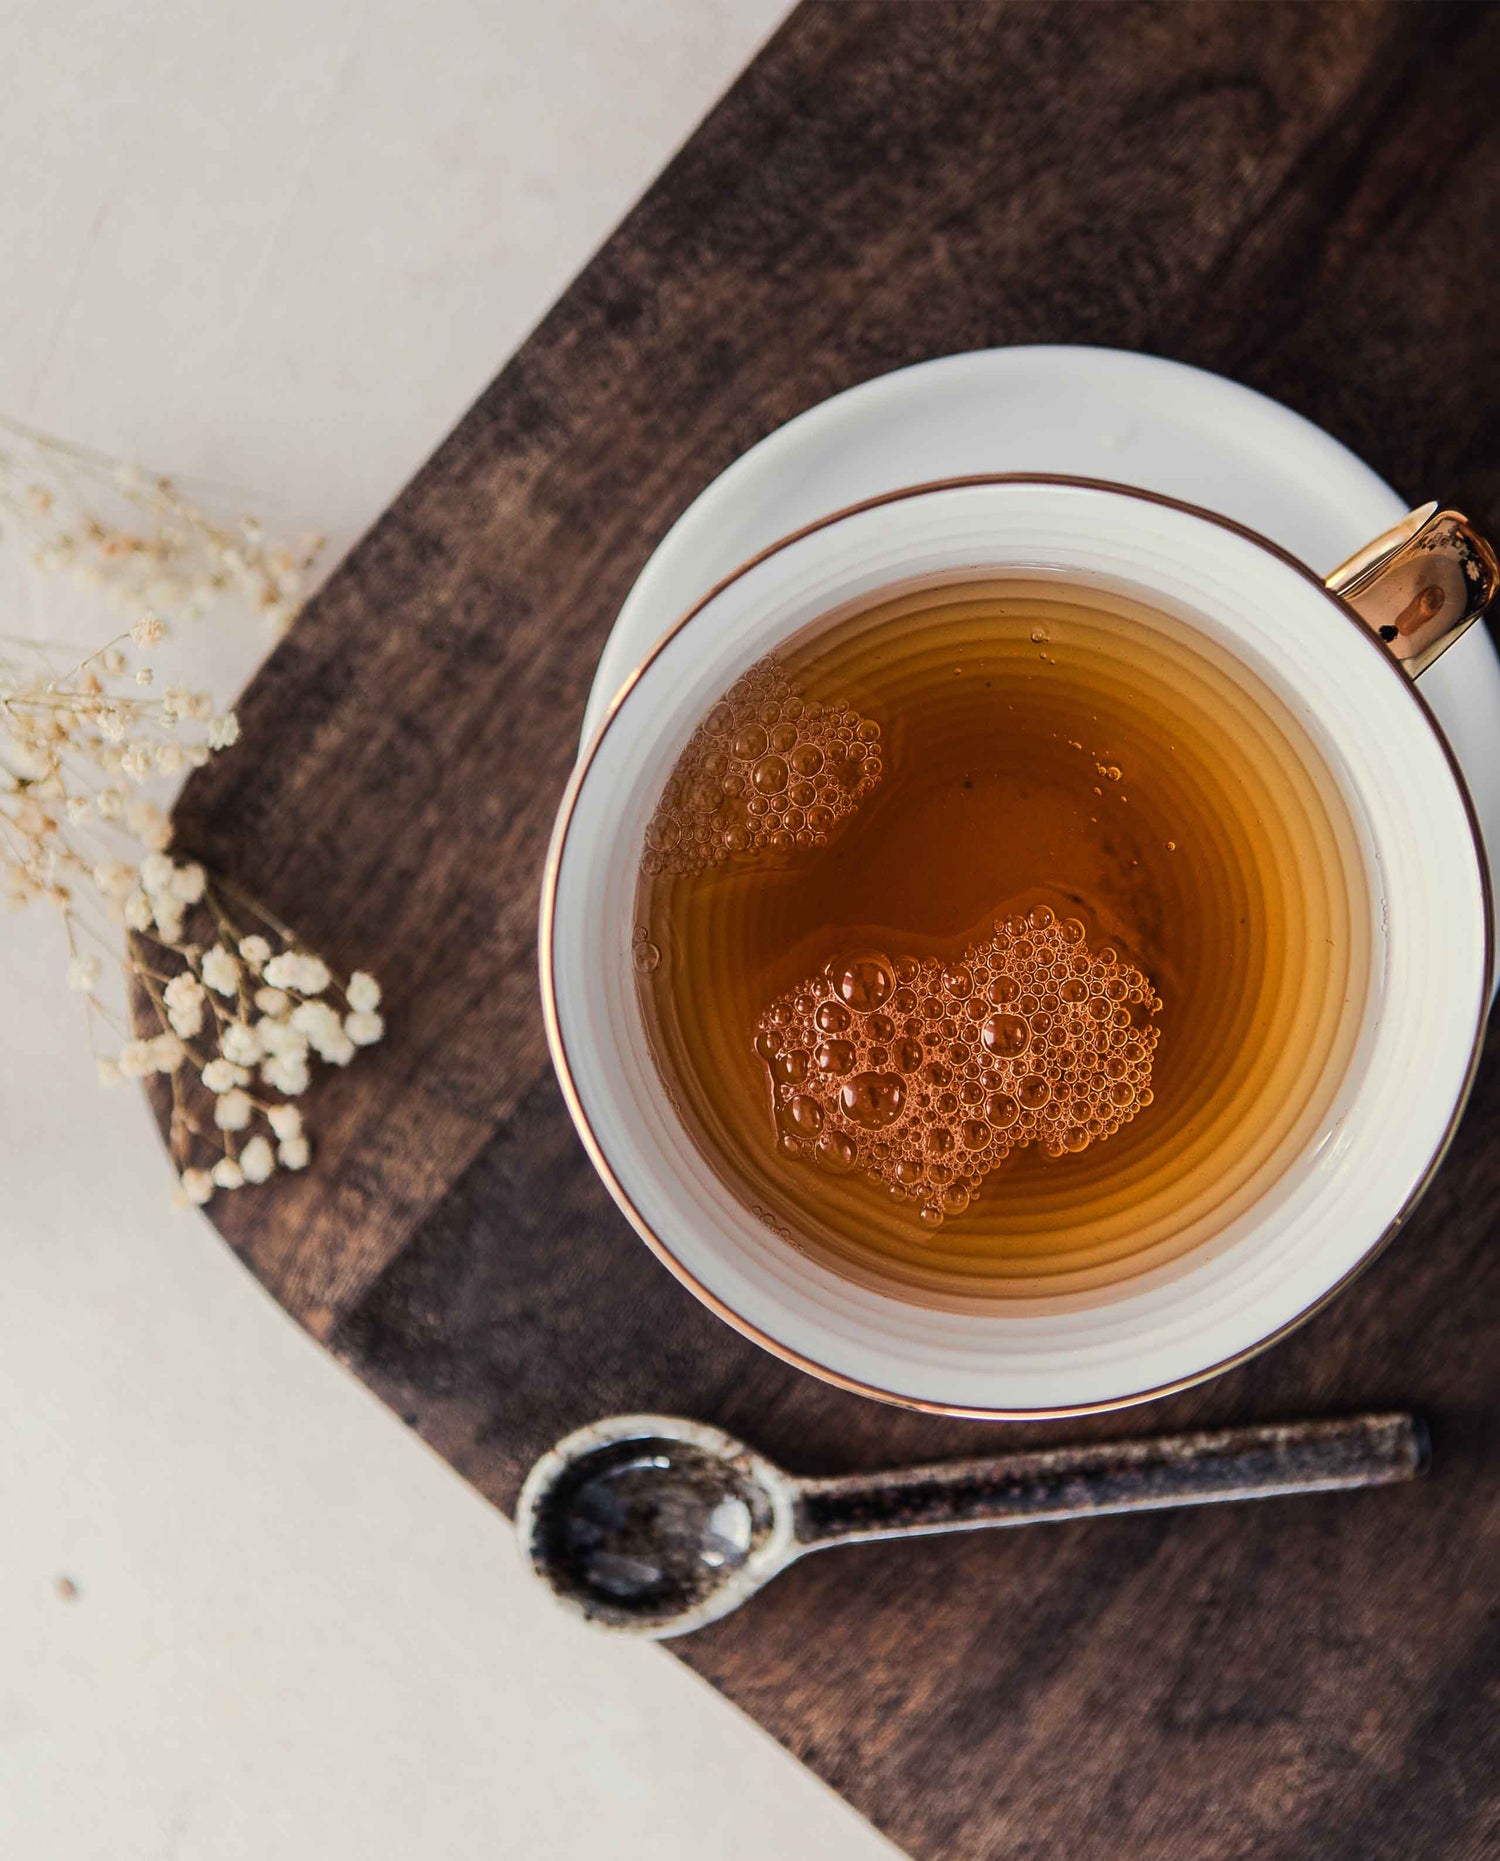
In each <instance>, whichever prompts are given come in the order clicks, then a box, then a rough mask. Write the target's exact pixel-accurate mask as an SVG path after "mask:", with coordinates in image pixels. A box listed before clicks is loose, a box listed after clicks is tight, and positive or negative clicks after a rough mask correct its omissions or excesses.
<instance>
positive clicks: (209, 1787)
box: [0, 0, 893, 1861]
mask: <svg viewBox="0 0 1500 1861" xmlns="http://www.w3.org/2000/svg"><path fill="white" fill-rule="evenodd" d="M783 10H784V8H783V0H628V4H622V3H621V0H500V3H498V4H497V0H425V4H423V3H419V0H407V3H406V4H397V3H395V0H387V3H382V0H256V3H255V4H254V5H253V6H249V7H234V6H230V5H228V4H226V3H225V0H133V4H132V5H130V6H120V5H118V4H117V3H115V0H11V4H10V5H9V6H8V7H7V8H6V9H4V12H3V16H0V57H3V63H4V66H5V72H6V81H5V91H6V104H5V109H4V111H3V112H0V173H3V174H4V176H5V182H4V184H3V187H0V252H3V253H4V255H5V257H4V263H3V266H0V276H3V278H4V287H3V299H0V302H3V312H4V314H3V321H0V331H3V334H0V408H3V409H4V410H5V411H7V412H9V413H10V414H13V415H15V416H18V417H21V418H25V419H29V420H32V421H35V422H37V423H39V424H41V425H44V426H46V427H47V428H49V429H50V430H52V431H55V432H59V433H63V434H66V435H68V436H70V437H72V438H76V439H80V440H86V441H89V442H92V443H93V444H95V445H98V446H101V447H104V448H107V449H109V450H111V451H116V452H122V453H126V454H129V455H132V456H134V457H138V458H140V459H142V460H143V461H145V462H148V463H150V464H152V465H154V466H159V467H164V468H167V469H171V470H173V471H176V472H179V473H182V474H186V475H192V474H196V475H199V476H201V477H202V478H205V479H208V480H211V481H214V482H216V483H218V484H221V485H225V486H229V487H234V488H235V493H236V498H237V501H238V502H240V503H242V504H243V505H244V506H245V507H247V508H257V507H258V508H260V509H261V510H263V511H265V512H266V513H267V514H268V515H271V516H275V517H279V518H281V519H282V520H284V521H285V522H288V523H290V524H292V525H293V526H296V527H301V526H303V525H310V526H318V527H322V528H324V529H326V530H328V531H329V533H330V534H331V536H332V537H333V539H334V542H335V548H336V549H337V548H341V547H343V546H346V545H347V544H348V543H349V542H350V541H352V539H353V538H354V537H355V536H356V535H357V534H358V532H359V531H360V530H361V529H362V528H363V527H364V526H365V525H366V524H367V523H368V522H369V521H370V520H371V519H372V518H373V517H374V516H375V515H376V513H377V512H378V511H379V510H380V509H381V508H382V507H383V506H384V505H385V504H386V503H387V502H388V500H389V499H390V497H391V496H392V494H393V493H394V492H395V491H396V490H397V489H398V487H399V486H400V485H401V483H402V482H403V481H404V480H405V479H406V478H407V477H408V476H409V475H410V473H411V472H412V471H413V469H414V468H415V467H416V466H417V465H418V464H419V463H420V462H421V460H422V459H423V458H424V457H425V456H426V455H427V453H428V452H429V451H430V450H431V448H432V447H433V446H434V444H435V443H436V442H437V441H438V440H439V439H440V438H441V437H442V435H443V433H444V432H445V431H446V430H447V428H448V427H449V426H450V425H451V424H452V423H453V421H454V420H455V419H456V418H457V417H458V415H459V414H461V413H462V411H463V410H464V408H465V407H466V406H467V405H468V403H469V402H470V401H471V400H472V399H473V397H474V396H475V394H476V393H477V392H478V391H479V390H480V389H481V388H482V387H483V386H484V384H485V383H486V382H487V381H488V380H489V378H490V377H491V376H492V375H493V374H494V372H495V370H496V369H497V368H498V366H499V365H500V363H501V362H502V361H503V360H504V358H505V356H506V355H507V354H508V353H509V351H510V350H511V349H512V348H513V347H514V346H515V344H516V343H517V342H518V341H519V340H520V339H521V338H522V337H523V336H524V335H525V333H526V331H527V329H528V328H529V327H530V325H531V324H532V323H533V322H534V321H535V320H536V318H537V317H538V316H539V315H540V314H541V312H542V311H543V310H545V308H546V307H547V305H548V304H549V303H550V302H551V300H552V299H553V298H554V296H555V295H556V294H557V292H558V291H559V290H560V289H561V287H562V286H563V285H564V284H565V283H566V281H567V279H568V278H569V277H570V276H571V274H572V273H573V272H574V271H575V270H576V269H577V268H578V267H579V266H580V265H581V264H582V263H583V262H584V261H585V260H586V259H587V257H588V256H589V254H590V252H591V251H592V250H593V248H594V247H595V245H596V244H597V243H598V241H599V240H600V239H601V238H602V237H603V235H604V234H605V233H607V231H608V230H609V228H610V227H611V225H612V224H613V223H614V222H615V220H616V219H617V218H618V217H619V215H620V214H621V213H622V212H623V211H624V210H625V209H626V208H627V207H628V206H629V205H630V203H631V202H632V200H634V198H635V197H636V196H637V195H638V194H639V192H640V191H641V189H642V188H643V187H644V185H645V184H646V183H647V181H648V180H649V179H650V177H651V175H652V174H653V173H654V172H655V170H656V169H657V168H658V167H659V166H660V165H661V163H662V162H663V160H664V159H665V158H666V157H667V156H668V155H669V154H670V153H671V151H672V150H673V148H674V147H675V146H676V145H677V144H678V143H680V141H681V140H682V139H683V137H684V136H686V135H687V134H688V132H689V131H690V130H691V129H692V127H693V125H694V124H695V122H696V121H697V119H698V118H699V117H700V116H701V115H702V113H703V112H704V110H705V109H706V108H707V107H708V105H709V104H710V103H711V102H712V100H713V99H714V98H715V96H716V95H717V94H718V93H719V92H720V91H721V90H722V89H723V88H724V86H725V85H726V84H728V83H729V82H730V81H731V79H732V78H733V77H734V75H735V73H736V71H737V70H738V69H739V67H740V66H741V65H742V63H743V62H744V60H745V59H746V58H747V57H748V56H749V55H750V53H751V52H752V51H753V50H754V48H755V47H756V45H757V44H758V43H759V42H760V41H761V39H762V38H763V37H764V35H765V34H766V33H767V32H768V31H769V30H770V29H771V28H772V27H773V26H774V24H775V23H776V21H777V20H778V19H779V17H780V16H781V14H782V12H783ZM3 585H4V586H5V588H6V589H7V598H8V599H9V600H10V601H11V603H12V605H13V606H14V604H15V603H17V602H19V603H20V604H21V605H22V606H23V608H24V607H25V606H26V604H27V603H28V600H29V598H30V597H29V596H28V594H27V591H26V588H25V586H24V585H23V584H18V583H17V582H16V578H15V577H13V576H12V577H10V578H9V579H8V581H6V582H4V583H3ZM20 618H21V621H22V622H23V624H24V621H25V614H24V613H23V615H22V616H21V617H20ZM34 618H37V616H35V615H34ZM14 627H15V622H14V621H9V620H8V621H7V623H6V627H5V630H6V631H11V630H14ZM265 644H266V643H265V641H264V640H263V639H259V638H255V637H252V636H251V635H250V634H249V633H248V632H247V633H246V634H244V635H243V636H241V637H239V638H237V639H236V638H228V639H226V638H222V637H220V638H212V637H210V638H209V639H208V640H206V641H205V642H203V643H201V645H200V651H201V652H203V653H205V654H209V655H211V656H212V658H213V661H214V665H215V675H216V680H217V682H218V683H220V684H221V686H227V685H234V684H237V683H239V682H240V681H241V680H242V679H243V678H244V677H246V676H248V674H249V672H250V671H251V670H252V669H253V666H254V663H255V660H256V658H257V656H258V655H259V653H260V652H261V651H262V650H263V649H264V646H265ZM61 970H62V956H61V951H60V943H59V936H58V931H57V927H56V925H55V924H53V923H52V922H51V921H49V920H48V919H47V918H45V917H42V916H33V917H17V918H12V919H10V920H8V921H7V922H6V924H5V926H4V933H3V936H0V1013H3V1016H4V1055H5V1062H4V1066H3V1069H0V1155H3V1162H4V1175H3V1187H4V1193H3V1197H0V1414H3V1433H0V1854H3V1855H4V1856H5V1857H6V1861H241V1858H243V1861H268V1858H270V1857H275V1858H276V1861H302V1858H303V1857H317V1861H341V1858H342V1857H351V1858H352V1857H359V1858H360V1861H384V1858H386V1857H389V1858H390V1861H412V1857H415V1856H433V1857H442V1858H443V1861H468V1857H479V1856H484V1857H490V1856H516V1857H520V1856H525V1857H528V1861H550V1858H551V1857H574V1856H588V1857H595V1856H597V1857H601V1858H602V1861H637V1858H638V1857H640V1858H644V1857H651V1858H652V1861H669V1858H670V1861H675V1857H679V1856H682V1857H688V1856H699V1855H704V1856H713V1857H716V1858H719V1861H734V1858H737V1857H745V1861H750V1858H751V1857H754V1861H764V1857H767V1856H778V1857H779V1856H793V1857H798V1858H799V1861H800V1857H802V1856H809V1857H811V1856H817V1857H819V1858H820V1861H844V1858H845V1857H848V1858H849V1861H859V1858H860V1857H865V1858H866V1861H870V1858H872V1857H876V1856H879V1855H882V1854H890V1853H892V1852H893V1851H892V1850H891V1849H890V1848H889V1847H888V1845H887V1844H886V1843H884V1842H883V1841H882V1840H881V1839H880V1838H879V1837H878V1836H876V1835H875V1833H874V1832H873V1831H872V1830H871V1829H870V1828H869V1827H868V1826H867V1825H866V1824H864V1823H863V1822H862V1821H860V1820H859V1818H857V1817H856V1816H855V1815H854V1814H853V1812H852V1811H850V1810H849V1809H848V1808H847V1807H846V1806H845V1805H844V1804H842V1803H841V1802H839V1801H838V1800H837V1799H836V1798H835V1797H834V1796H833V1795H832V1794H831V1793H830V1792H828V1791H826V1790H825V1789H824V1788H823V1787H822V1786H821V1785H820V1784H818V1783H817V1782H816V1781H815V1780H814V1779H813V1778H812V1777H811V1776H810V1775H809V1774H808V1773H807V1772H805V1771H804V1770H803V1769H802V1768H801V1767H800V1766H799V1765H797V1764H796V1763H795V1762H794V1761H793V1760H792V1759H791V1758H790V1757H788V1756H787V1755H786V1754H785V1753H783V1752H782V1751H780V1749H779V1748H778V1747H776V1746H775V1745H774V1744H773V1743H772V1742H771V1741H770V1740H769V1739H768V1738H766V1737H765V1736H764V1735H763V1734H762V1733H761V1732H760V1731H759V1730H758V1729H757V1728H755V1727H754V1726H752V1725H751V1724H750V1723H749V1722H748V1721H746V1720H745V1719H743V1718H741V1717H740V1716H739V1714H738V1713H736V1712H735V1710H734V1709H733V1708H732V1707H730V1706H729V1705H727V1704H726V1703H725V1702H724V1701H723V1700H721V1699H720V1698H719V1697H718V1696H717V1695H716V1694H714V1693H713V1692H712V1691H711V1690H710V1689H709V1688H707V1687H706V1686H704V1685H702V1684H701V1683H699V1682H698V1681H697V1680H695V1679H694V1678H693V1677H692V1676H691V1675H689V1674H688V1673H687V1672H686V1671H685V1670H684V1669H682V1668H681V1667H680V1666H678V1665H677V1664H676V1663H675V1662H674V1661H673V1660H672V1659H671V1658H670V1657H669V1656H668V1655H667V1654H666V1653H664V1652H663V1651H661V1650H660V1649H656V1648H652V1647H649V1646H640V1645H635V1644H623V1643H615V1642H611V1641H608V1640H606V1639H604V1638H602V1637H596V1636H592V1635H590V1634H589V1633H587V1632H586V1631H582V1630H580V1629H579V1628H577V1627H575V1625H574V1624H573V1623H571V1622H570V1621H568V1620H567V1619H565V1618H564V1617H563V1616H562V1615H561V1614H558V1613H554V1612H553V1610H552V1609H551V1607H550V1606H549V1605H548V1604H547V1602H546V1601H545V1599H544V1598H542V1597H541V1596H540V1595H538V1594H537V1593H536V1592H534V1591H533V1590H532V1589H531V1588H530V1587H529V1586H528V1584H527V1582H526V1580H525V1579H524V1578H523V1575H522V1573H521V1571H520V1570H519V1568H518V1564H517V1559H516V1556H515V1549H514V1544H513V1542H512V1538H511V1534H510V1529H509V1527H508V1526H507V1525H506V1523H505V1522H504V1520H503V1519H501V1518H500V1517H499V1515H498V1514H497V1513H495V1512H494V1511H492V1510H491V1509H490V1508H489V1507H488V1506H487V1505H486V1504H485V1503H484V1502H483V1501H482V1500H480V1499H479V1498H478V1497H477V1496H476V1495H475V1494H474V1493H472V1492H471V1491H470V1490H469V1489H468V1488H467V1487H466V1486H465V1485H464V1484H463V1483H462V1482H461V1481H460V1480H459V1479H458V1478H457V1477H456V1475H454V1474H453V1473H451V1472H450V1471H449V1470H448V1468H447V1467H445V1466H444V1465H442V1464H441V1463H440V1462H439V1461H438V1460H437V1459H436V1458H435V1457H434V1456H433V1455H431V1454H430V1453H429V1452H428V1451H427V1450H426V1449H425V1448H424V1447H423V1446H422V1445H421V1444H420V1443H419V1442H418V1441H417V1440H416V1439H415V1438H414V1437H413V1436H412V1435H410V1434H409V1433H408V1432H407V1431H406V1430H405V1429H403V1428H402V1427H401V1426H400V1424H399V1423H398V1422H397V1421H396V1420H395V1419H394V1418H393V1417H392V1416H391V1415H389V1414H388V1413H387V1412H386V1411H385V1410H384V1409H383V1408H382V1407H381V1406H380V1405H379V1404H378V1403H377V1402H376V1401H375V1399H374V1398H373V1397H372V1396H370V1395H369V1394H368V1393H367V1392H366V1391H365V1390H363V1389H362V1388H361V1387H359V1386H358V1385H357V1384H355V1383H354V1382H353V1381H352V1380H351V1379H350V1378H349V1377H348V1376H346V1375H345V1374H344V1373H343V1372H342V1371H341V1370H340V1369H339V1368H338V1367H337V1366H336V1365H335V1364H334V1363H333V1362H331V1361H330V1360H329V1359H328V1358H327V1357H325V1356H324V1355H323V1353H322V1352H321V1351H320V1350H319V1349H318V1348H317V1347H316V1346H315V1345H313V1344H312V1343H311V1342H310V1341H309V1340H308V1339H307V1338H305V1337H304V1336H303V1335H302V1334H301V1333H300V1332H299V1331H298V1330H297V1329H296V1327H295V1326H294V1325H293V1324H292V1323H291V1322H290V1320H288V1319H287V1318H286V1317H285V1316H284V1315H283V1314H282V1313H281V1312H280V1311H279V1309H278V1308H277V1307H276V1306H275V1305H273V1303H272V1302H271V1301H270V1299H269V1298H267V1297H266V1295H265V1294H263V1293H262V1292H261V1291H260V1290H259V1289H258V1288H257V1287H256V1286H255V1284H254V1283H253V1282H252V1281H251V1279H250V1278H249V1277H248V1275H247V1274H246V1273H245V1272H244V1271H243V1270H242V1269H241V1268H240V1267H239V1265H238V1264H237V1263H236V1262H235V1261H234V1260H233V1259H232V1258H231V1257H230V1256H229V1254H228V1253H227V1251H226V1250H225V1249H224V1248H223V1247H222V1245H221V1244H220V1243H219V1241H218V1240H217V1238H216V1237H215V1236H214V1234H213V1233H212V1231H211V1230H210V1229H209V1228H208V1226H207V1224H206V1223H205V1222H204V1221H203V1219H202V1217H201V1216H199V1215H195V1214H189V1213H183V1212H178V1211H174V1210H173V1209H172V1208H171V1207H170V1205H169V1199H170V1188H171V1183H170V1178H169V1175H168V1172H167V1168H166V1164H165V1161H164V1158H163V1156H162V1152H161V1150H160V1147H159V1145H158V1142H157V1139H156V1136H155V1134H154V1131H153V1129H152V1128H151V1126H150V1123H149V1121H148V1119H147V1116H146V1113H145V1109H144V1106H143V1104H142V1102H141V1101H140V1099H139V1097H138V1096H137V1095H136V1094H134V1093H131V1092H126V1093H117V1094H114V1095H111V1096H105V1095H103V1094H101V1093H100V1092H99V1091H98V1089H97V1088H96V1086H95V1084H94V1079H93V1071H92V1062H91V1060H90V1057H89V1049H88V1042H87V1039H86V1037H85V1032H84V1028H83V1025H82V1020H81V1016H80V1014H79V1012H78V1010H77V1008H76V1005H75V1003H74V1002H73V1001H72V1000H70V999H69V998H68V997H67V996H66V995H65V994H64V993H63V991H62V989H61V986H60V984H61ZM247 1193H253V1191H248V1192H247ZM64 1578H66V1579H67V1580H69V1582H71V1584H73V1585H74V1586H76V1591H77V1593H76V1596H74V1597H73V1598H71V1599H69V1598H68V1597H67V1596H66V1595H65V1594H64V1593H63V1588H64V1587H65V1586H62V1585H61V1583H60V1580H61V1579H64Z"/></svg>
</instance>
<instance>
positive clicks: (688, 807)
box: [641, 658, 881, 875]
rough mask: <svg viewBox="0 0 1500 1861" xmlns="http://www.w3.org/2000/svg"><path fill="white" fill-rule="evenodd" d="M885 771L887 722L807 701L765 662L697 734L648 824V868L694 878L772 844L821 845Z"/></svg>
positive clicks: (645, 861)
mask: <svg viewBox="0 0 1500 1861" xmlns="http://www.w3.org/2000/svg"><path fill="white" fill-rule="evenodd" d="M880 770H881V762H880V726H879V724H877V723H874V722H872V721H871V720H870V719H869V718H865V717H861V716H860V715H859V713H858V712H857V711H855V710H852V709H851V708H850V707H849V706H848V705H847V704H819V703H818V702H817V701H816V700H815V699H804V697H803V694H802V692H801V691H800V690H799V689H798V688H797V687H796V686H795V685H793V684H792V682H791V680H790V679H789V678H788V677H787V675H786V672H785V670H784V669H783V668H782V666H781V665H780V664H779V663H778V662H777V661H776V660H775V659H774V658H769V659H763V660H761V661H760V663H759V664H758V665H755V666H752V667H751V668H750V670H749V671H748V672H747V673H746V674H745V675H744V677H743V678H741V679H740V680H738V682H737V683H736V684H734V685H733V686H731V688H730V689H729V690H728V691H727V692H726V693H725V694H724V696H723V697H722V698H721V699H720V700H719V702H718V703H717V704H716V705H715V706H714V707H713V709H712V710H711V711H710V712H709V714H708V716H707V717H705V718H704V720H703V722H702V723H701V724H700V725H699V726H698V728H697V729H696V730H695V731H694V732H693V735H692V738H691V740H690V741H689V743H688V746H687V748H686V749H685V750H684V751H683V752H682V755H681V756H680V757H679V759H678V762H677V767H676V768H675V769H674V770H673V771H672V775H671V778H670V780H669V781H668V782H667V785H666V787H665V788H664V789H663V790H662V795H661V800H660V801H659V802H658V803H657V807H656V812H655V814H654V815H653V816H652V817H651V824H650V826H649V827H648V828H647V829H646V850H645V854H644V857H643V859H642V862H641V864H642V867H643V869H644V870H645V871H646V872H647V873H658V872H671V873H679V874H684V875H689V874H692V873H696V872H703V871H705V870H706V869H707V868H708V867H710V866H717V865H719V864H721V863H722V862H723V861H724V860H726V859H731V858H733V857H734V856H736V855H738V854H753V853H759V852H761V851H762V850H764V849H765V848H771V849H772V850H774V851H777V852H781V851H785V850H786V849H788V848H791V847H794V846H821V845H822V844H823V842H824V841H825V840H827V838H828V834H829V830H830V829H831V828H832V827H833V826H834V824H835V823H836V822H838V821H841V820H842V819H843V818H844V817H845V815H848V814H852V813H853V812H854V810H855V808H856V807H857V806H858V804H859V801H860V798H861V797H862V796H864V795H866V794H868V793H869V791H870V790H871V789H872V788H873V787H874V786H875V784H876V782H877V781H879V779H880Z"/></svg>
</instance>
